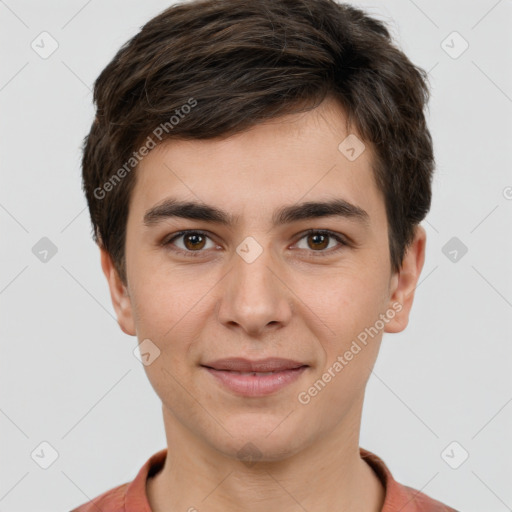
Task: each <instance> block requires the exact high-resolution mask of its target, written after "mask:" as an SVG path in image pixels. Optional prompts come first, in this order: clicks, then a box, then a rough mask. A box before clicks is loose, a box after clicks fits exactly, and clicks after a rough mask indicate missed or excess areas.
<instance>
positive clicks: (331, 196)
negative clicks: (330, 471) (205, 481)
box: [102, 100, 425, 460]
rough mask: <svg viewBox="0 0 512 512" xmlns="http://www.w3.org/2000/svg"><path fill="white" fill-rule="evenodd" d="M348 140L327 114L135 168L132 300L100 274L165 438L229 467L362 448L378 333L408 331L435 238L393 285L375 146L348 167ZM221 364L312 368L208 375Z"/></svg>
mask: <svg viewBox="0 0 512 512" xmlns="http://www.w3.org/2000/svg"><path fill="white" fill-rule="evenodd" d="M353 133H355V132H353ZM348 135H349V133H347V132H346V131H345V117H344V114H343V111H342V110H341V109H340V107H339V106H338V104H337V103H335V102H333V101H330V100H328V101H325V102H324V103H323V104H322V105H320V106H319V107H318V108H317V109H315V110H313V111H310V112H308V113H302V114H295V115H289V116H285V117H282V118H279V119H274V120H272V121H269V122H266V123H264V124H259V125H257V126H255V127H253V128H251V129H250V130H248V131H246V132H243V133H240V134H237V135H235V136H232V137H229V138H225V139H215V140H193V141H176V140H173V141H168V142H166V143H164V144H162V145H160V146H158V147H157V148H155V149H154V150H153V151H152V152H150V153H149V155H148V156H146V157H145V159H144V160H142V162H141V163H140V164H139V167H138V169H137V171H136V172H137V180H136V185H135V187H134V190H133V195H132V197H131V202H130V206H129V216H128V220H127V236H126V276H127V281H126V286H125V285H124V284H123V283H122V282H121V281H120V280H119V277H118V276H117V273H116V272H115V270H114V266H113V265H112V261H111V260H110V258H109V256H108V254H106V253H104V252H103V253H102V265H103V269H104V272H105V274H106V276H107V279H108V281H109V285H110V290H111V295H112V300H113V303H114V307H115V309H116V313H117V315H118V319H119V323H120V326H121V328H122V329H123V331H124V332H126V333H128V334H131V335H136V336H137V337H138V340H139V342H143V343H145V345H141V348H143V347H145V348H144V350H142V352H147V353H149V354H150V355H148V356H146V359H147V362H148V363H149V364H147V365H145V366H144V368H145V371H146V373H147V376H148V378H149V380H150V382H151V384H152V386H153V388H154V389H155V391H156V393H157V394H158V396H159V397H160V399H161V401H162V405H163V411H164V421H165V427H166V432H167V433H168V434H169V432H171V431H172V432H174V433H175V434H176V435H181V436H182V439H185V438H186V439H187V442H193V443H196V444H197V445H199V444H202V445H207V446H209V447H210V448H212V449H215V450H217V452H220V453H222V454H224V455H227V456H229V457H240V453H243V450H244V449H247V446H249V445H247V443H251V445H250V446H251V447H252V448H251V449H252V450H257V452H258V457H260V458H261V459H262V460H278V459H280V458H284V457H285V456H289V455H291V454H295V453H297V452H299V451H301V450H305V449H307V448H308V447H311V446H314V445H315V443H319V442H320V440H321V439H324V440H325V439H340V437H339V436H340V435H341V434H349V435H350V434H351V435H353V436H356V437H357V436H358V434H359V423H358V421H359V418H360V413H361V407H362V402H363V395H364V389H365V386H366V382H367V380H368V377H369V375H370V373H371V369H372V367H373V365H374V362H375V359H376V357H377V353H378V350H379V345H380V342H381V338H382V333H383V332H398V331H401V330H402V329H404V328H405V326H406V325H407V321H408V315H409V310H410V307H411V305H412V297H413V292H414V287H415V286H416V283H417V280H418V277H419V274H420V272H421V268H422V265H423V258H424V246H425V232H424V230H423V228H421V227H420V228H418V230H417V236H416V239H415V241H414V243H413V245H412V246H411V248H410V249H409V251H408V253H407V255H406V257H405V259H404V263H403V267H402V271H401V272H399V273H392V272H391V262H390V257H389V245H388V226H387V219H386V212H385V205H384V198H383V196H382V194H381V192H380V191H379V190H378V189H377V187H376V184H375V181H374V177H373V173H372V170H371V162H372V158H373V156H372V153H371V147H370V145H369V144H366V148H365V150H364V151H363V152H362V153H361V154H360V155H359V156H358V157H357V158H356V159H355V160H354V159H353V158H352V159H349V158H347V154H348V155H350V156H353V155H352V154H351V152H350V151H349V152H348V153H347V152H345V153H344V152H342V151H340V149H338V146H339V145H340V143H341V142H342V141H343V140H344V139H345V138H346V137H347V136H348ZM342 148H343V146H342ZM189 202H190V203H197V204H199V205H202V206H203V208H202V209H201V208H197V207H193V206H191V205H189V206H188V207H183V203H189ZM304 203H318V204H317V205H316V206H315V205H313V204H310V207H309V208H307V207H304ZM143 340H150V341H143ZM158 351H159V352H158ZM225 358H244V359H245V360H248V361H250V362H258V361H262V360H264V359H267V358H283V359H286V360H291V361H293V362H294V364H291V363H289V364H288V366H295V367H297V366H301V365H302V368H301V369H299V370H297V369H295V370H292V369H288V370H285V371H278V372H277V373H274V374H273V375H272V376H263V375H261V374H258V375H240V374H238V375H236V374H235V372H234V369H235V370H236V368H234V367H232V368H231V370H232V371H228V370H227V369H224V370H222V369H219V368H217V369H216V370H215V369H208V368H207V367H206V366H210V368H212V367H213V366H214V363H215V361H218V360H220V359H225ZM281 363H282V362H281ZM247 364H250V363H247ZM211 365H213V366H211ZM217 366H219V363H217ZM285 366H286V365H285ZM237 368H238V369H240V368H241V367H237ZM253 368H254V367H252V366H251V369H253ZM269 368H270V367H268V366H266V367H265V366H263V367H261V368H259V370H261V371H264V370H267V371H268V369H269ZM242 369H245V370H247V367H243V368H242ZM244 447H245V448H244ZM240 450H242V452H240Z"/></svg>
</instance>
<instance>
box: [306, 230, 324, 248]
mask: <svg viewBox="0 0 512 512" xmlns="http://www.w3.org/2000/svg"><path fill="white" fill-rule="evenodd" d="M307 239H308V246H309V247H310V248H311V249H325V248H326V247H327V246H328V245H329V236H328V235H323V234H318V233H314V234H312V235H308V236H307ZM310 241H311V243H309V242H310Z"/></svg>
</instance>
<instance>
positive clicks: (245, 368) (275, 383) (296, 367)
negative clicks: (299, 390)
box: [201, 358, 309, 397]
mask: <svg viewBox="0 0 512 512" xmlns="http://www.w3.org/2000/svg"><path fill="white" fill-rule="evenodd" d="M201 367H203V368H204V369H205V370H206V371H207V372H208V373H209V374H210V375H211V376H213V377H214V379H215V381H216V382H217V383H218V384H220V385H221V386H222V387H223V388H224V389H228V390H230V391H231V392H233V393H235V394H237V395H240V396H245V397H258V396H265V395H270V394H273V393H277V392H278V391H280V390H282V389H284V388H285V387H286V386H288V385H289V384H291V383H292V382H294V381H296V380H297V379H298V378H299V377H300V376H301V375H302V374H303V373H304V372H305V371H306V370H307V368H309V365H307V364H304V363H300V362H298V361H292V360H290V359H278V358H272V359H265V360H261V361H251V360H248V359H241V358H231V359H223V360H218V361H214V362H211V363H208V364H204V365H201Z"/></svg>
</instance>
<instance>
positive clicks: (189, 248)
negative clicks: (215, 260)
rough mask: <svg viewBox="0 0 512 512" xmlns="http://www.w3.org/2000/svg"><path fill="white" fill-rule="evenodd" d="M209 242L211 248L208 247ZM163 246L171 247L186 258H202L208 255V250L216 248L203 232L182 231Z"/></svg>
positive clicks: (164, 242)
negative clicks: (204, 254)
mask: <svg viewBox="0 0 512 512" xmlns="http://www.w3.org/2000/svg"><path fill="white" fill-rule="evenodd" d="M208 241H210V244H211V245H210V247H206V244H207V242H208ZM162 245H163V246H169V247H170V248H171V249H173V250H174V251H176V252H178V253H181V254H183V255H185V256H200V255H202V254H203V253H206V249H211V248H214V247H215V244H214V243H213V241H212V240H211V238H210V237H209V236H208V235H207V234H206V233H203V232H202V231H181V232H180V233H176V234H175V235H174V236H172V237H171V238H168V239H167V240H164V241H163V242H162ZM203 249H205V250H203Z"/></svg>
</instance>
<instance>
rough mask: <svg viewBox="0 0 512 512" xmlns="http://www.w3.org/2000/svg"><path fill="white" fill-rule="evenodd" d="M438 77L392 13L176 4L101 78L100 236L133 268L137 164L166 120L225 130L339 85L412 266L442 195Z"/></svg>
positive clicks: (232, 2) (169, 130)
mask: <svg viewBox="0 0 512 512" xmlns="http://www.w3.org/2000/svg"><path fill="white" fill-rule="evenodd" d="M427 81H428V75H427V73H426V72H425V71H424V70H423V69H421V68H419V67H417V66H415V65H413V64H412V63H411V61H410V60H409V59H408V58H407V57H406V56H405V55H404V53H403V52H402V51H401V50H400V49H398V48H397V47H395V45H394V44H393V42H392V39H391V37H390V34H389V31H388V29H387V28H386V26H385V25H384V23H383V22H381V21H379V20H377V19H374V18H372V17H370V16H369V15H368V14H366V13H365V12H364V11H362V10H360V9H357V8H355V7H353V6H350V5H348V4H340V3H336V2H335V1H334V0H258V1H251V0H195V1H192V2H187V3H180V4H175V5H173V6H171V7H170V8H168V9H166V10H165V11H163V12H162V13H161V14H159V15H158V16H156V17H154V18H153V19H151V20H150V21H149V22H147V23H146V24H145V25H144V26H143V27H142V28H141V30H140V32H139V33H137V34H136V35H135V36H134V37H133V38H132V39H130V40H129V41H127V42H126V43H125V44H124V45H123V46H122V48H121V49H120V50H119V51H118V52H117V54H116V55H115V56H114V58H113V59H112V61H111V62H110V63H109V64H108V65H107V66H106V67H105V69H104V70H103V71H102V72H101V74H100V75H99V77H98V78H97V80H96V82H95V84H94V102H95V104H96V106H97V115H96V119H95V122H94V123H93V124H92V127H91V130H90V133H89V134H88V135H87V136H86V137H85V139H84V142H83V159H82V169H83V187H84V191H85V194H86V197H87V202H88V205H89V211H90V215H91V220H92V224H93V229H94V235H93V236H94V239H95V241H96V242H97V243H99V244H100V245H101V246H103V247H104V248H105V249H106V250H107V251H108V252H109V254H110V255H111V256H112V259H113V261H114V264H115V265H116V268H117V270H118V272H119V275H120V276H121V278H122V279H123V281H124V282H126V273H125V254H124V246H125V238H126V222H127V218H128V204H129V199H130V194H131V191H132V190H133V186H134V183H135V175H136V173H135V172H130V171H131V170H132V169H133V170H135V169H136V166H137V163H138V161H139V160H140V152H139V151H138V150H139V148H141V145H142V148H143V147H144V141H146V142H147V141H149V139H152V140H153V145H154V144H155V141H154V138H153V137H152V136H151V134H154V135H155V130H157V131H156V133H158V135H159V137H156V138H157V139H158V143H159V142H161V141H163V140H167V139H171V138H184V139H187V138H189V139H209V138H214V137H221V136H222V137H224V136H229V135H231V134H235V133H237V132H240V131H242V130H244V129H247V128H249V127H251V126H253V125H255V124H257V123H259V122H262V121H264V120H267V119H270V118H275V117H278V116H280V115H284V114H289V113H296V112H304V111H306V110H310V109H312V108H315V107H316V106H318V105H319V104H320V103H321V102H322V101H323V100H324V99H325V98H326V97H327V96H329V97H334V98H335V99H337V100H338V101H339V103H340V104H341V106H342V107H343V109H344V111H345V112H346V115H347V126H352V123H354V126H355V127H356V129H357V132H358V135H360V136H361V137H362V138H363V140H364V141H365V142H369V143H371V144H373V148H374V150H375V151H374V154H375V155H376V156H375V161H373V162H372V164H373V172H374V176H375V179H376V183H377V185H378V187H379V189H380V190H381V192H382V193H383V196H384V201H385V206H386V213H387V220H388V226H389V248H390V259H391V264H392V269H393V270H394V271H398V270H399V269H400V267H401V264H402V261H403V257H404V254H405V251H406V249H407V247H408V246H409V245H410V243H411V242H412V241H413V237H414V228H415V226H416V225H417V224H419V222H421V221H422V220H423V219H424V217H425V216H426V214H427V213H428V211H429V209H430V203H431V195H432V192H431V182H432V174H433V170H434V156H433V148H432V139H431V136H430V132H429V130H428V128H427V126H426V121H425V117H424V112H423V110H424V107H425V105H426V104H427V102H428V99H429V89H428V86H427ZM185 106H187V108H185ZM192 107H194V108H192ZM173 118H174V120H173ZM159 127H160V128H159ZM340 142H341V141H340ZM151 147H152V146H149V144H148V146H147V147H146V151H145V152H143V153H144V154H146V153H147V150H148V149H149V150H150V148H151Z"/></svg>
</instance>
